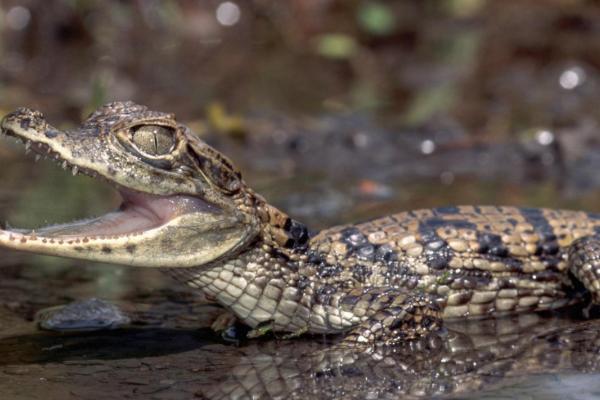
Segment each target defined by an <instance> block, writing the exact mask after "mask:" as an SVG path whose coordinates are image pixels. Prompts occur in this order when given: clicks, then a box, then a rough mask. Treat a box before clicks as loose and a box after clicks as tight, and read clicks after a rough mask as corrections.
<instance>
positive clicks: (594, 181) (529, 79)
mask: <svg viewBox="0 0 600 400" xmlns="http://www.w3.org/2000/svg"><path fill="white" fill-rule="evenodd" d="M0 32H1V36H0V113H2V114H4V113H6V112H9V111H11V110H12V109H14V108H16V107H18V106H28V107H33V108H37V109H40V110H41V111H43V112H44V113H45V115H46V116H47V118H48V119H49V120H50V122H51V123H53V124H54V125H56V126H59V127H62V128H66V129H68V128H73V127H75V126H77V125H78V124H79V123H80V121H81V120H82V119H83V118H85V116H86V115H88V114H89V113H90V112H91V111H92V110H94V108H96V107H97V106H99V105H101V104H103V103H105V102H108V101H113V100H128V99H130V100H134V101H136V102H139V103H142V104H145V105H148V106H149V107H151V108H153V109H156V110H160V111H165V112H174V113H175V114H176V115H177V117H178V119H179V120H180V121H183V122H185V123H187V124H189V126H190V127H192V128H193V129H194V131H195V132H196V133H197V134H199V135H201V136H202V137H203V138H204V139H205V140H206V141H207V142H209V143H210V144H212V145H214V146H215V147H217V148H218V149H219V150H221V151H223V152H224V153H226V154H227V155H229V156H230V157H231V158H232V159H233V160H234V161H235V162H236V163H237V164H238V166H239V167H240V168H241V169H242V171H244V173H245V178H246V180H247V181H248V182H249V183H250V185H251V186H252V187H254V188H255V189H256V190H257V191H259V192H260V193H262V194H263V195H265V197H267V199H269V200H270V201H271V202H272V203H274V204H275V205H277V206H279V207H281V208H282V209H285V210H286V211H288V212H289V213H290V214H291V215H293V216H294V217H295V218H297V219H299V220H301V221H305V222H306V223H308V225H309V226H310V227H311V228H312V229H314V230H317V229H320V228H322V227H325V226H329V225H332V224H335V223H343V222H350V221H359V220H365V219H368V218H372V217H376V216H380V215H384V214H389V213H392V212H397V211H401V210H405V209H410V208H419V207H430V206H442V205H446V204H456V203H479V204H514V205H528V206H547V207H565V208H582V209H586V210H591V211H600V201H598V200H599V199H600V192H599V188H600V174H598V172H597V171H599V170H600V152H599V151H598V150H599V149H600V133H599V130H598V124H599V117H600V110H599V109H598V104H599V100H600V90H599V86H600V74H599V72H600V4H599V3H598V2H596V1H585V0H547V1H539V0H518V1H517V0H502V1H500V0H498V1H492V0H415V1H389V0H388V1H383V0H380V1H376V0H289V1H266V0H255V1H250V0H235V1H220V0H202V1H200V0H182V1H173V0H164V1H158V0H144V1H141V0H139V1H116V0H113V1H107V0H102V1H100V0H56V1H25V0H22V1H10V0H2V1H0ZM0 157H1V160H2V168H1V169H0V180H1V182H2V184H1V185H0V221H7V223H8V224H10V225H11V226H18V227H35V226H39V225H43V224H48V223H57V222H66V221H69V220H73V219H76V218H82V217H87V216H90V215H94V214H99V213H103V212H106V211H107V210H110V209H111V208H113V207H116V206H117V205H118V198H117V197H116V196H115V194H114V192H113V191H112V190H111V189H110V188H109V187H108V186H107V185H105V184H103V183H99V182H93V181H91V180H90V179H88V178H85V177H75V178H73V177H71V176H70V175H69V174H68V173H67V172H65V171H62V169H60V168H59V167H58V166H55V165H54V164H53V163H51V162H40V163H38V164H34V163H33V162H32V157H31V156H25V155H24V149H23V146H21V145H17V144H15V143H12V142H11V141H8V140H4V141H2V142H0ZM34 260H35V261H31V259H30V258H25V257H23V256H20V255H16V254H12V253H10V254H9V253H6V254H3V255H2V260H0V264H1V265H3V266H16V265H22V264H26V265H31V266H32V267H31V268H30V269H25V270H26V271H29V272H28V273H29V274H35V273H38V272H37V271H40V270H42V269H41V268H40V266H41V265H43V266H45V268H46V269H48V268H52V267H51V266H52V265H61V266H64V265H65V264H66V265H73V264H77V265H81V262H73V261H58V260H56V259H43V261H40V259H38V258H35V259H34ZM56 268H58V267H56ZM59 270H60V271H62V269H60V268H59ZM5 271H7V269H5ZM19 271H20V272H19V273H22V270H19ZM103 271H119V272H118V274H122V273H123V272H122V270H121V269H115V270H109V269H104V270H103ZM114 273H115V274H117V272H114ZM94 274H95V273H94ZM15 276H16V275H15ZM19 276H20V275H19ZM107 276H108V275H102V276H101V277H100V278H102V279H104V280H102V279H96V278H98V276H96V275H94V276H93V277H94V278H95V281H94V282H100V283H95V284H96V285H100V286H102V285H104V286H103V288H104V289H107V288H109V289H110V290H115V289H114V288H115V287H118V285H115V281H116V280H118V279H120V278H115V276H116V275H114V276H113V275H111V276H109V277H108V278H107ZM159 276H160V275H159ZM102 282H104V284H102ZM107 290H108V289H107Z"/></svg>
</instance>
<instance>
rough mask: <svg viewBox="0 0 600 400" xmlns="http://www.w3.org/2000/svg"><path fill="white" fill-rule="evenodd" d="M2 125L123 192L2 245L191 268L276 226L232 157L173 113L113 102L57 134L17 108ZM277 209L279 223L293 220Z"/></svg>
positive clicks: (30, 145)
mask: <svg viewBox="0 0 600 400" xmlns="http://www.w3.org/2000/svg"><path fill="white" fill-rule="evenodd" d="M1 127H2V133H4V134H6V135H9V136H13V137H16V138H18V139H20V140H21V141H22V142H23V143H24V144H25V147H26V149H27V150H31V151H33V152H35V153H37V155H42V156H48V157H50V158H53V159H55V160H56V161H57V162H58V163H59V164H61V165H62V166H63V167H64V168H70V169H71V170H72V172H73V174H85V175H88V176H90V177H92V178H97V179H101V180H105V181H107V182H109V183H110V184H111V185H112V186H114V187H115V188H116V189H117V190H118V191H119V193H120V194H121V197H122V204H121V206H120V208H119V209H118V210H115V211H113V212H110V213H108V214H106V215H104V216H101V217H98V218H91V219H86V220H81V221H76V222H74V223H69V224H61V225H54V226H48V227H43V228H40V229H35V230H22V229H14V230H12V229H11V230H0V246H1V247H6V248H11V249H15V250H22V251H28V252H34V253H38V254H48V255H56V256H63V257H71V258H77V259H87V260H94V261H102V262H108V263H116V264H126V265H135V266H145V267H192V266H201V265H205V264H207V263H211V262H213V261H216V260H220V259H223V258H224V257H229V256H231V255H235V254H237V253H238V252H240V251H242V250H243V249H244V248H245V247H247V246H249V244H250V243H253V241H255V240H259V239H260V236H261V232H262V231H263V227H264V224H265V223H267V224H269V226H274V225H277V224H278V221H277V219H278V217H277V215H278V214H277V213H275V214H273V213H271V212H270V211H269V209H270V208H269V206H268V205H266V203H264V200H262V198H260V196H257V195H256V194H254V193H253V192H252V191H251V190H250V189H249V188H247V187H246V185H245V183H244V181H243V180H242V178H241V175H240V173H239V172H238V171H237V170H236V169H235V167H233V165H232V163H231V162H230V161H229V160H228V159H227V158H226V157H224V156H223V155H221V154H220V153H219V152H217V151H216V150H214V149H213V148H211V147H209V146H208V145H207V144H206V143H204V142H203V141H202V140H200V139H199V138H198V137H197V136H196V135H195V134H193V133H192V132H191V131H190V130H189V129H188V128H187V127H186V126H184V125H182V124H179V123H177V122H176V120H175V118H174V116H173V115H172V114H165V113H160V112H154V111H150V110H148V109H147V108H146V107H144V106H140V105H137V104H134V103H132V102H115V103H109V104H107V105H105V106H103V107H101V108H100V109H98V110H97V111H96V112H94V113H93V114H91V115H90V117H89V118H88V119H87V120H86V121H85V122H84V123H83V125H82V126H81V127H80V128H78V129H75V130H69V131H61V130H58V129H56V128H54V127H52V126H51V125H50V124H49V123H48V122H47V121H46V120H45V119H44V116H43V115H42V114H41V113H40V112H39V111H34V110H30V109H26V108H20V109H18V110H16V111H14V112H12V113H10V114H8V115H6V116H5V117H4V119H3V120H2V123H1ZM274 215H275V217H274ZM281 215H282V216H281V217H280V218H279V219H281V221H280V223H279V225H281V226H282V227H283V226H284V225H285V224H286V223H287V225H290V224H291V222H289V221H288V219H287V218H286V217H285V215H284V214H281ZM269 219H271V220H273V219H274V221H268V220H269ZM265 221H267V222H265ZM273 224H274V225H273ZM288 228H290V226H288ZM274 231H276V230H274ZM285 240H287V239H286V238H283V241H282V243H283V244H285ZM292 244H293V243H292Z"/></svg>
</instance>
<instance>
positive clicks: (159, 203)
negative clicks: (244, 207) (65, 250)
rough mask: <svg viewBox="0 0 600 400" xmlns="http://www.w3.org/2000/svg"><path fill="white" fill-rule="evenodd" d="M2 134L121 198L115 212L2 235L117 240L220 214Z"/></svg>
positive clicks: (5, 131)
mask: <svg viewBox="0 0 600 400" xmlns="http://www.w3.org/2000/svg"><path fill="white" fill-rule="evenodd" d="M2 133H3V134H5V135H7V136H10V137H13V138H16V139H18V140H19V141H21V142H23V144H24V145H25V152H26V153H33V155H34V157H35V160H36V161H38V160H39V159H40V158H42V157H44V158H49V159H52V160H54V161H56V162H57V163H58V164H59V165H60V166H61V167H62V168H63V169H66V170H70V171H71V172H72V174H73V175H74V176H75V175H78V174H83V175H87V176H89V177H92V178H94V179H98V180H104V181H106V182H108V183H109V184H110V185H111V186H112V187H115V188H116V189H117V191H118V192H119V194H120V195H121V198H122V201H121V205H120V207H119V208H118V209H117V210H114V211H111V212H109V213H107V214H105V215H102V216H100V217H95V218H88V219H82V220H78V221H75V222H71V223H66V224H57V225H50V226H45V227H41V228H38V229H33V230H26V229H12V228H11V229H10V230H5V231H4V232H8V233H15V234H20V235H26V236H29V237H36V238H51V239H58V240H65V241H67V240H69V241H79V240H81V241H83V242H86V241H88V240H93V239H103V238H106V239H109V238H111V239H116V238H120V237H127V236H138V235H142V234H143V233H144V232H147V231H150V230H153V229H156V228H160V227H161V226H164V225H166V224H168V223H169V222H170V221H172V220H174V219H175V218H177V217H179V216H182V215H185V214H191V213H212V214H216V213H219V212H220V209H219V208H218V207H217V206H215V205H213V204H210V203H208V202H206V201H204V200H202V199H200V198H198V197H194V196H189V195H177V194H175V195H168V196H165V195H156V194H151V193H145V192H140V191H137V190H133V189H129V188H126V187H124V186H121V185H118V184H116V183H115V182H111V181H109V180H108V179H106V178H105V177H103V176H102V175H100V174H98V173H96V172H95V171H92V170H89V169H86V168H83V167H81V166H78V165H76V164H75V163H73V162H69V161H67V160H65V159H63V158H62V157H61V156H60V154H59V153H57V152H55V151H53V150H52V148H51V147H50V146H49V145H47V144H45V143H39V142H32V141H31V140H28V139H24V138H23V137H22V136H20V135H19V134H17V133H15V132H14V131H12V130H10V129H3V130H2Z"/></svg>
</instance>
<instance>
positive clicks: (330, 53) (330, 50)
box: [316, 33, 358, 59]
mask: <svg viewBox="0 0 600 400" xmlns="http://www.w3.org/2000/svg"><path fill="white" fill-rule="evenodd" d="M357 47H358V46H357V44H356V41H355V40H354V38H353V37H350V36H348V35H346V34H343V33H327V34H324V35H320V36H318V37H317V38H316V50H317V53H319V54H320V55H322V56H323V57H327V58H334V59H348V58H350V57H352V56H353V55H354V54H355V53H356V50H357Z"/></svg>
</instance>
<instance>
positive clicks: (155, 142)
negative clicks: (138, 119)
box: [132, 125, 175, 156]
mask: <svg viewBox="0 0 600 400" xmlns="http://www.w3.org/2000/svg"><path fill="white" fill-rule="evenodd" d="M132 140H133V143H134V144H135V145H136V147H137V148H138V149H140V150H141V151H143V152H144V153H146V154H149V155H152V156H162V155H165V154H167V153H169V152H170V151H171V149H173V145H174V144H175V133H174V131H173V129H172V128H168V127H166V126H161V125H142V126H140V127H137V128H134V131H133V137H132Z"/></svg>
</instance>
